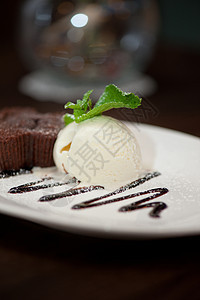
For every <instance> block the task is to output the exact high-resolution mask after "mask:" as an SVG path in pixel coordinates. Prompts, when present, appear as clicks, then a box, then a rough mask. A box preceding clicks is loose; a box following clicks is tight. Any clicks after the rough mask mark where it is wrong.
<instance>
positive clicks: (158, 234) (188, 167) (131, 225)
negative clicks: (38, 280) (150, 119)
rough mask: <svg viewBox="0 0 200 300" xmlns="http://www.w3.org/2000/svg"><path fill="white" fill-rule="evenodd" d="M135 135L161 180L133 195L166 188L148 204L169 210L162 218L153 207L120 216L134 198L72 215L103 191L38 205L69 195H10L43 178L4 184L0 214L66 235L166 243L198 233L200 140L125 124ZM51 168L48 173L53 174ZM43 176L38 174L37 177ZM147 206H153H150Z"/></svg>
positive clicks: (146, 160) (28, 177)
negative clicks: (153, 213)
mask: <svg viewBox="0 0 200 300" xmlns="http://www.w3.org/2000/svg"><path fill="white" fill-rule="evenodd" d="M126 125H127V126H129V127H130V128H131V129H132V130H133V131H134V133H135V135H136V136H137V138H138V140H139V143H140V146H141V149H142V156H143V160H144V164H145V167H146V168H148V169H149V170H150V171H151V172H153V171H158V172H160V173H161V175H160V176H157V177H155V178H152V179H151V180H148V181H146V182H145V183H143V184H140V185H138V186H137V187H135V188H133V189H132V190H131V191H130V190H129V191H127V192H125V193H124V194H120V195H119V196H122V195H127V194H130V193H133V192H134V193H137V192H143V191H146V190H149V189H154V188H166V189H168V190H169V191H168V193H166V194H164V195H162V196H161V197H159V198H156V199H153V200H151V201H150V202H155V201H156V202H158V201H162V202H164V203H165V204H166V205H167V208H166V209H165V210H163V211H162V212H161V214H160V217H159V218H152V217H150V215H149V212H150V211H151V210H152V208H144V209H139V210H135V211H131V212H119V208H120V207H122V206H124V205H128V204H130V203H133V202H134V201H137V200H139V199H142V197H143V198H144V196H142V197H136V198H132V199H126V200H123V201H120V202H116V203H111V204H107V205H102V206H98V207H91V208H86V209H82V210H74V209H72V206H73V205H75V204H78V203H80V202H82V201H86V200H88V199H92V198H94V197H96V196H98V195H101V194H102V193H105V191H93V192H90V193H86V194H82V195H78V196H73V197H68V198H62V199H58V200H55V201H51V202H39V201H38V199H39V198H40V197H41V196H44V195H48V194H52V193H57V192H60V191H64V190H65V186H62V187H54V188H52V187H51V188H47V189H43V190H38V191H33V192H29V193H22V194H10V193H8V190H9V189H10V188H12V187H13V186H17V185H20V184H25V183H28V182H31V181H37V180H39V179H40V178H41V174H40V173H37V172H36V173H33V174H24V175H18V176H14V177H9V178H4V179H0V191H1V192H0V193H1V196H0V212H1V213H4V214H7V215H10V216H15V217H19V218H23V219H26V220H29V221H33V222H36V223H38V224H42V225H45V226H48V227H52V228H55V229H60V230H64V231H67V232H72V233H78V234H85V235H90V236H95V237H106V238H122V239H123V238H124V239H132V238H133V239H134V238H145V239H147V238H164V237H176V236H185V235H196V234H199V233H200V184H199V183H200V139H199V138H198V137H194V136H191V135H188V134H184V133H180V132H177V131H172V130H168V129H164V128H159V127H155V126H150V125H142V124H138V125H137V124H136V125H132V124H131V123H128V122H127V123H126ZM52 170H53V169H52V168H50V169H48V170H47V169H45V170H44V172H43V173H44V174H45V175H51V172H52ZM38 174H39V175H38ZM150 202H149V203H150Z"/></svg>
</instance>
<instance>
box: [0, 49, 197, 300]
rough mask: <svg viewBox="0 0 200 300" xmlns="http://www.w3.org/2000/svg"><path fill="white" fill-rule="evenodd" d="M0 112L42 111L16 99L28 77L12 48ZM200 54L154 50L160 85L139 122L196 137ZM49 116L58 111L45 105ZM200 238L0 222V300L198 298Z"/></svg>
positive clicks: (4, 54) (4, 60) (153, 69)
mask: <svg viewBox="0 0 200 300" xmlns="http://www.w3.org/2000/svg"><path fill="white" fill-rule="evenodd" d="M0 61H1V81H0V85H1V95H0V106H1V107H4V106H5V105H16V104H20V105H31V106H35V107H38V108H39V109H40V110H43V111H44V110H46V107H47V106H46V104H44V103H42V102H41V103H38V102H36V101H35V100H33V99H31V98H30V97H27V96H25V95H22V94H20V92H19V91H18V87H17V85H18V80H19V79H20V78H21V77H22V76H23V75H24V74H26V72H27V70H25V69H24V67H23V66H22V64H21V62H20V60H19V58H18V56H17V54H16V52H15V51H14V50H13V48H9V47H6V46H5V47H3V48H2V49H1V56H0ZM199 69H200V55H199V54H198V53H195V52H192V51H191V52H188V51H184V50H181V49H176V48H173V47H167V46H166V45H159V46H158V48H157V50H156V55H155V58H154V60H153V61H152V63H151V65H150V66H149V69H148V71H147V73H148V74H149V75H151V76H153V77H154V78H155V80H156V81H157V83H158V90H157V92H156V93H155V94H154V95H152V96H150V97H149V98H148V100H149V101H150V102H151V103H152V104H153V105H154V107H156V110H157V112H158V113H157V115H156V118H150V119H145V120H144V122H146V123H149V124H154V125H158V126H163V127H167V128H172V129H175V130H180V131H184V132H187V133H190V134H194V135H196V136H200V120H199V116H200V98H199ZM48 109H49V110H55V109H61V106H60V105H58V104H55V103H49V106H48ZM199 240H200V237H199V236H192V237H183V238H174V239H164V240H162V239H161V240H146V241H144V240H143V241H142V240H133V241H119V240H104V239H97V238H89V237H85V236H78V235H73V234H68V233H64V232H59V231H56V230H52V229H48V228H45V227H43V226H40V225H37V224H34V223H31V222H28V221H23V220H20V219H15V218H12V217H9V216H5V215H3V214H1V215H0V299H2V300H3V299H29V300H30V299H69V300H71V299H77V300H79V299H87V300H90V299H91V300H93V299H95V300H100V299H103V300H129V299H130V300H132V299H134V300H135V299H159V300H160V299H162V300H164V299H166V300H168V299H170V300H172V299H181V300H182V299H189V298H191V299H200V289H199V283H200V255H199V252H200V247H199Z"/></svg>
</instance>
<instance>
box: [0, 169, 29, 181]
mask: <svg viewBox="0 0 200 300" xmlns="http://www.w3.org/2000/svg"><path fill="white" fill-rule="evenodd" d="M30 173H32V171H31V169H19V170H8V171H1V172H0V179H2V178H8V177H12V176H17V175H23V174H30Z"/></svg>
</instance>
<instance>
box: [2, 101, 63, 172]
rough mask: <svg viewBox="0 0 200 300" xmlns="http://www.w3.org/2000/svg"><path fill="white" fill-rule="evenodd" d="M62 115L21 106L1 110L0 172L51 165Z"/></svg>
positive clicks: (61, 124)
mask: <svg viewBox="0 0 200 300" xmlns="http://www.w3.org/2000/svg"><path fill="white" fill-rule="evenodd" d="M62 115H63V114H61V113H45V114H42V113H39V112H37V111H36V110H35V109H32V108H21V107H12V108H5V109H3V110H1V111H0V172H2V171H8V170H20V169H30V168H32V167H33V166H40V167H50V166H53V165H54V162H53V154H52V153H53V146H54V143H55V140H56V137H57V134H58V132H59V130H60V129H61V128H62V127H63V126H64V122H63V120H62Z"/></svg>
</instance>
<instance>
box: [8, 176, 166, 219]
mask: <svg viewBox="0 0 200 300" xmlns="http://www.w3.org/2000/svg"><path fill="white" fill-rule="evenodd" d="M159 175H161V174H160V173H159V172H153V173H147V174H146V175H145V176H144V177H142V178H139V179H137V180H135V181H133V182H131V183H129V184H127V185H125V186H122V187H120V188H118V189H116V190H115V191H113V192H110V193H107V194H105V195H102V196H99V197H95V198H93V199H90V200H87V201H84V202H81V203H79V204H76V205H74V206H72V209H74V210H76V209H86V208H91V207H98V206H102V205H106V204H111V203H116V202H120V201H124V200H127V199H131V198H135V197H139V196H143V195H149V196H147V197H144V198H142V199H141V200H138V201H136V202H133V203H131V204H128V205H125V206H122V207H121V208H120V209H119V210H118V211H119V212H130V211H133V210H136V209H142V208H147V207H150V208H153V209H152V210H151V211H150V216H151V217H154V218H158V217H159V216H160V213H161V211H163V210H164V209H166V208H167V205H166V204H165V203H164V202H150V203H147V202H148V201H150V200H153V199H155V198H158V197H160V196H162V195H164V194H166V193H167V192H168V189H167V188H153V189H149V190H146V191H143V192H136V193H131V194H128V195H125V196H121V197H117V198H111V199H107V198H109V197H111V196H116V195H118V194H120V193H123V192H125V191H128V190H130V189H133V188H135V187H137V186H138V185H141V184H143V183H145V182H146V181H148V180H150V179H153V178H155V177H157V176H159ZM51 179H53V178H52V177H45V178H42V179H41V180H38V181H35V182H29V183H26V184H23V185H19V186H16V187H13V188H11V189H10V190H9V191H8V192H9V193H12V194H21V193H27V192H33V191H37V190H39V189H45V188H50V187H55V186H62V185H68V184H74V187H70V188H68V189H67V190H65V191H64V192H60V193H55V194H50V195H45V196H43V197H41V198H40V199H39V201H40V202H48V201H54V200H56V199H60V198H65V197H71V196H76V195H80V194H84V193H88V192H92V191H95V190H103V189H104V187H103V186H100V185H96V186H95V185H91V186H89V187H77V188H76V186H77V185H78V184H79V183H80V181H78V180H77V179H76V178H71V179H69V180H68V181H67V182H54V183H49V184H43V185H41V184H40V183H42V182H44V181H47V180H51ZM105 199H107V200H105Z"/></svg>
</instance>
